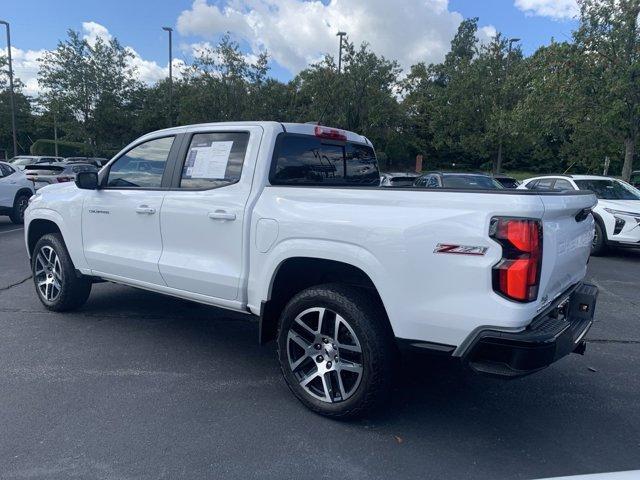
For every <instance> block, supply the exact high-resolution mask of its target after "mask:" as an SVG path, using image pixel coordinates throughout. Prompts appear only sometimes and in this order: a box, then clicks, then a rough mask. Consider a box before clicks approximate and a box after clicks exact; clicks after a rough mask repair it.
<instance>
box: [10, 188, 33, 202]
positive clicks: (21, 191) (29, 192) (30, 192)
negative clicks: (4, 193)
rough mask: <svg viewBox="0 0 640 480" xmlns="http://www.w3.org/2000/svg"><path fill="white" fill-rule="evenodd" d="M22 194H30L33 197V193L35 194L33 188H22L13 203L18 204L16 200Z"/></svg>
mask: <svg viewBox="0 0 640 480" xmlns="http://www.w3.org/2000/svg"><path fill="white" fill-rule="evenodd" d="M21 195H29V197H31V195H33V190H31V189H30V188H27V187H22V188H20V189H19V190H18V191H17V192H16V194H15V196H14V197H13V204H14V205H15V204H16V200H18V197H19V196H21Z"/></svg>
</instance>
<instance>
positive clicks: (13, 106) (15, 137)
mask: <svg viewBox="0 0 640 480" xmlns="http://www.w3.org/2000/svg"><path fill="white" fill-rule="evenodd" d="M0 24H2V25H4V26H5V27H7V57H8V59H9V102H10V103H11V128H12V129H13V156H14V157H17V156H18V135H17V133H16V103H15V100H14V98H13V97H14V92H13V63H12V62H11V31H10V28H9V22H5V21H4V20H0Z"/></svg>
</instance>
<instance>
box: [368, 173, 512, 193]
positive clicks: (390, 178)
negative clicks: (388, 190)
mask: <svg viewBox="0 0 640 480" xmlns="http://www.w3.org/2000/svg"><path fill="white" fill-rule="evenodd" d="M519 185H520V182H518V180H516V179H515V178H513V177H509V176H507V175H494V176H491V175H486V174H484V173H465V172H428V173H422V174H419V173H383V174H381V175H380V186H382V187H415V188H455V189H463V190H466V189H476V190H496V189H501V188H517V187H518V186H519Z"/></svg>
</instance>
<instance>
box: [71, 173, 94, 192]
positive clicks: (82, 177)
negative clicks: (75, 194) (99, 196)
mask: <svg viewBox="0 0 640 480" xmlns="http://www.w3.org/2000/svg"><path fill="white" fill-rule="evenodd" d="M76 186H77V187H78V188H81V189H83V190H98V173H97V172H78V173H76Z"/></svg>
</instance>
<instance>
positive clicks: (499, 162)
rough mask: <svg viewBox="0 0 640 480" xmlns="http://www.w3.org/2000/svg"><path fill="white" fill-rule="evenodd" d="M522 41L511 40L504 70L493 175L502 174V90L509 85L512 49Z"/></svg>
mask: <svg viewBox="0 0 640 480" xmlns="http://www.w3.org/2000/svg"><path fill="white" fill-rule="evenodd" d="M519 41H520V39H519V38H510V39H509V42H508V43H509V46H508V47H507V64H506V65H505V68H504V80H503V81H502V86H501V87H500V94H501V95H500V96H501V102H500V104H501V105H500V125H499V129H498V158H497V159H496V165H495V168H494V172H493V173H500V170H501V169H502V140H503V136H504V131H503V130H504V127H503V123H504V98H503V97H504V92H503V91H502V90H504V86H505V84H506V83H507V78H508V77H509V65H510V63H511V48H512V46H513V44H514V43H516V42H519Z"/></svg>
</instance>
